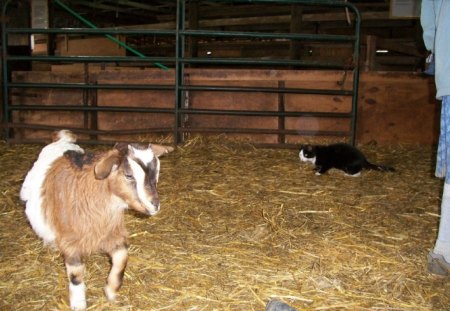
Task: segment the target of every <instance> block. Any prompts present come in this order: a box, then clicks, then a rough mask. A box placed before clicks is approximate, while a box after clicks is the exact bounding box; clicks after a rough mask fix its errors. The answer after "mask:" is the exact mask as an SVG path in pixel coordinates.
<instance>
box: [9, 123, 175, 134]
mask: <svg viewBox="0 0 450 311" xmlns="http://www.w3.org/2000/svg"><path fill="white" fill-rule="evenodd" d="M4 127H8V128H20V129H33V130H45V131H54V130H59V129H60V127H59V126H51V125H42V124H29V123H8V124H5V125H4ZM66 129H68V130H71V131H73V132H76V133H78V134H87V135H114V136H120V135H133V134H146V133H149V132H152V133H154V132H160V133H161V132H165V133H167V132H172V131H173V128H172V127H156V128H142V129H132V130H125V129H120V130H98V129H95V130H93V129H84V128H76V127H66Z"/></svg>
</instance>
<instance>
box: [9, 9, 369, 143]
mask: <svg viewBox="0 0 450 311" xmlns="http://www.w3.org/2000/svg"><path fill="white" fill-rule="evenodd" d="M202 1H204V0H199V1H197V2H202ZM186 2H188V1H186V0H177V1H176V10H177V12H176V27H175V29H171V30H149V29H98V28H96V27H95V25H94V24H92V23H91V24H90V22H89V21H87V20H84V21H83V20H82V21H83V22H84V24H86V25H87V28H77V29H59V28H53V29H52V28H49V29H36V28H34V29H32V28H10V27H8V25H7V22H6V21H7V19H6V16H7V15H8V6H9V5H10V3H11V0H7V1H6V2H5V3H4V5H3V8H2V49H3V50H2V79H3V128H4V133H3V135H4V138H5V140H6V141H7V142H20V143H22V142H36V140H27V139H24V138H17V137H15V135H14V131H15V130H16V129H20V128H27V129H38V130H49V131H50V130H55V129H59V128H60V127H61V126H54V125H52V124H45V125H42V124H41V125H36V124H26V123H21V122H20V121H19V120H16V119H15V118H14V117H13V112H14V111H43V112H44V111H74V112H79V113H80V112H82V113H84V114H96V113H98V112H105V111H107V112H117V113H120V112H124V113H125V112H135V113H146V114H149V113H159V114H169V115H172V116H173V120H174V122H173V124H172V126H169V127H161V128H152V129H136V130H129V129H128V130H121V129H115V130H113V131H104V130H99V129H98V128H97V126H96V124H95V122H85V123H84V126H83V127H80V128H72V130H73V131H74V132H77V133H81V134H86V135H89V137H90V139H89V140H85V142H86V143H101V142H102V141H101V140H99V139H98V135H109V134H114V135H117V134H120V133H121V134H124V133H125V134H146V133H171V134H170V135H172V136H173V142H174V143H176V144H178V143H182V142H183V140H184V137H185V135H186V134H189V133H202V132H208V133H211V132H216V133H260V134H264V133H267V134H276V135H279V137H284V135H289V134H290V135H295V134H296V133H298V132H297V131H295V130H292V129H285V128H284V126H283V123H282V122H281V125H280V126H279V127H278V128H277V129H264V128H259V129H246V128H199V127H190V126H187V125H186V124H185V122H183V120H185V118H186V116H193V115H216V116H221V115H227V116H238V117H243V118H245V117H248V116H271V117H277V118H279V119H280V120H282V119H284V118H288V117H300V116H309V117H315V118H345V119H349V120H350V128H349V129H348V131H336V132H327V133H323V134H324V135H336V136H348V138H349V142H350V143H351V144H355V140H356V117H357V107H358V103H357V101H358V84H359V50H360V23H361V18H360V14H359V11H358V9H357V8H356V7H355V6H354V5H352V4H351V3H349V2H344V1H328V0H315V1H311V0H308V1H304V0H234V1H228V2H233V3H247V4H267V3H276V4H285V5H301V6H317V7H330V8H335V9H338V10H347V11H351V12H352V14H353V16H354V21H353V25H352V27H353V31H354V34H353V35H327V34H323V35H321V34H301V33H279V32H277V33H273V32H256V31H252V32H250V31H211V30H202V29H199V27H197V28H196V29H193V28H192V27H191V28H189V27H186V24H187V21H186V18H187V16H186V12H187V8H186V6H187V3H186ZM205 2H206V1H205ZM218 2H222V3H226V2H227V1H225V0H224V1H218ZM53 3H54V5H58V6H60V7H62V8H64V9H65V10H66V11H67V12H69V13H70V14H72V15H73V16H74V18H79V19H80V18H81V19H82V17H81V16H77V15H78V14H77V13H76V12H74V11H72V10H71V8H70V7H69V6H67V5H66V4H64V3H62V2H61V1H59V0H53ZM15 34H28V35H31V34H67V35H73V34H78V35H80V34H84V35H104V36H106V37H108V38H110V39H111V40H115V36H117V35H143V36H164V37H168V38H172V40H174V42H175V51H174V53H173V55H174V56H172V57H147V56H145V55H143V54H141V53H140V52H138V51H136V50H134V49H132V48H130V47H129V46H126V45H125V44H123V43H122V42H117V44H122V45H123V47H124V48H126V49H127V50H128V52H129V53H130V54H132V56H123V57H122V56H120V57H114V56H52V55H45V56H44V55H41V56H36V55H34V56H20V55H14V54H11V53H9V51H8V38H9V36H11V35H15ZM199 37H202V38H246V39H267V40H274V39H283V40H296V41H302V42H308V41H315V42H327V43H329V44H333V43H343V42H344V43H349V44H351V45H352V47H353V52H352V56H351V63H335V62H319V61H308V60H301V59H300V60H296V59H262V58H261V59H249V58H244V57H242V58H220V57H214V58H211V57H196V56H192V55H188V54H189V53H187V51H186V44H187V42H188V40H191V39H195V38H199ZM116 41H118V40H116ZM14 61H16V62H17V61H20V62H46V63H47V62H48V63H81V64H84V65H85V66H87V65H88V64H92V63H97V64H98V63H101V64H108V63H112V64H114V63H123V64H130V65H133V64H142V63H143V62H145V63H147V64H152V65H153V66H156V67H159V68H161V70H167V69H168V68H171V69H172V70H174V72H175V77H174V83H172V84H168V85H166V84H164V85H156V84H153V85H150V84H100V83H91V82H90V81H89V80H88V79H87V80H86V81H85V82H84V83H30V82H17V81H12V79H11V72H10V70H9V66H10V63H11V62H14ZM202 65H203V66H219V67H220V66H233V67H237V68H239V67H243V68H261V67H263V68H270V67H277V68H302V69H311V68H314V69H334V70H342V72H344V75H346V76H348V77H350V78H351V81H352V83H351V84H352V86H351V88H349V89H310V88H289V87H286V86H284V85H283V83H279V84H278V85H277V87H257V86H252V87H246V86H227V85H223V86H220V85H219V86H218V85H197V84H196V85H191V84H190V83H189V81H188V79H186V77H187V73H186V68H187V67H188V66H202ZM30 88H33V89H72V90H73V89H78V90H83V91H84V92H89V91H90V90H93V91H97V90H164V91H167V92H174V94H175V97H174V98H175V100H174V103H173V107H171V108H144V107H131V106H125V105H124V106H121V107H117V106H114V107H113V106H97V105H90V104H88V103H84V104H83V105H51V106H49V105H42V104H39V103H35V104H32V105H30V104H28V105H20V104H19V105H18V104H14V103H12V96H11V92H12V90H21V89H30ZM201 91H208V92H245V93H247V92H248V93H268V94H274V93H275V94H280V96H283V94H317V95H329V96H345V97H351V102H352V103H351V111H350V112H344V113H342V112H341V113H336V112H305V111H303V112H301V111H285V110H284V109H283V107H279V109H278V110H276V111H273V110H271V111H266V110H236V109H229V110H223V109H203V108H202V109H200V108H193V107H187V106H186V105H184V103H185V101H186V98H187V96H188V94H189V92H201ZM301 134H302V135H308V133H307V132H304V133H301ZM315 135H317V133H315ZM275 145H277V146H285V147H286V146H287V144H286V143H285V142H284V141H283V139H280V140H279V142H278V144H274V145H273V146H275Z"/></svg>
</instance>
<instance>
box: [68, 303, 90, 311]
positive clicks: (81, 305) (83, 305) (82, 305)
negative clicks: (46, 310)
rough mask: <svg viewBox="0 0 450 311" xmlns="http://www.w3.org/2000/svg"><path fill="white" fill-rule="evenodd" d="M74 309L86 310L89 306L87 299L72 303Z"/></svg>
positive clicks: (74, 310) (75, 310)
mask: <svg viewBox="0 0 450 311" xmlns="http://www.w3.org/2000/svg"><path fill="white" fill-rule="evenodd" d="M70 308H71V309H72V310H73V311H85V310H86V308H87V305H86V301H76V302H72V303H71V304H70Z"/></svg>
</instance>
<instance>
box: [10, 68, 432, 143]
mask: <svg viewBox="0 0 450 311" xmlns="http://www.w3.org/2000/svg"><path fill="white" fill-rule="evenodd" d="M350 78H351V76H350ZM350 78H349V75H344V74H343V72H338V71H300V70H214V69H208V70H205V69H201V70H200V69H199V70H195V69H190V70H188V75H187V77H186V82H187V83H189V84H191V85H196V84H197V85H202V84H208V85H236V86H244V85H245V86H267V87H277V86H278V85H280V83H282V84H284V85H285V86H286V87H302V88H317V89H323V88H326V89H329V88H335V89H341V88H345V89H349V88H350V87H351V79H350ZM13 79H14V81H17V82H25V81H28V82H67V83H69V82H84V81H86V79H88V80H89V81H91V82H96V83H100V84H103V83H119V84H133V83H137V84H173V83H174V72H173V70H169V71H162V70H160V69H145V70H140V69H135V68H119V67H113V68H106V69H105V68H100V67H90V69H89V72H88V73H86V72H83V70H82V68H80V67H79V66H56V67H53V69H52V71H51V72H33V71H30V72H15V73H14V75H13ZM434 94H435V89H434V82H433V78H430V77H425V76H422V75H420V74H415V73H394V72H389V73H386V72H364V73H361V77H360V88H359V107H358V110H359V113H358V123H357V142H358V143H363V144H364V143H369V142H376V143H378V144H382V145H389V144H399V143H400V144H416V143H418V144H434V143H436V141H437V135H438V125H439V120H438V118H439V109H440V106H439V104H438V103H437V102H436V101H435V100H434ZM13 95H14V96H13V97H12V100H13V103H14V104H24V105H27V104H28V105H30V104H44V105H84V104H87V105H98V106H118V107H119V106H132V107H133V106H135V107H159V108H172V107H173V106H174V101H175V97H174V92H173V91H148V90H146V91H142V90H141V91H136V90H135V91H132V90H98V91H93V90H90V91H88V92H84V93H83V91H80V90H72V91H69V90H59V89H52V90H47V89H29V90H15V91H14V92H13ZM280 101H282V102H283V104H284V109H285V110H286V111H291V110H292V111H319V112H348V111H350V109H351V99H350V98H349V97H346V96H324V95H298V94H296V95H294V94H287V95H284V96H283V98H282V99H281V98H280V96H279V95H278V94H270V93H244V92H241V93H238V92H235V93H230V92H228V93H227V92H190V94H189V97H188V101H187V102H188V105H189V106H190V107H193V108H205V109H225V110H226V109H231V110H239V109H242V110H268V111H277V110H278V109H279V105H280ZM174 120H175V118H174V116H173V115H172V114H164V113H158V114H156V113H151V114H149V113H111V112H99V113H97V114H92V113H91V114H83V113H79V112H78V113H75V112H60V111H59V112H42V111H41V112H39V111H37V112H35V111H18V112H15V113H14V121H15V122H20V123H28V124H41V125H56V126H59V125H60V126H61V127H79V128H82V127H85V126H92V125H94V126H95V127H96V128H98V129H99V130H103V131H112V130H114V131H117V130H121V129H123V130H132V129H151V128H163V127H167V128H170V127H171V126H172V124H173V122H174ZM183 121H184V122H185V126H187V127H191V128H198V127H201V128H205V127H207V128H224V127H226V128H247V129H260V128H265V129H274V130H275V129H277V128H279V126H280V122H284V125H283V126H284V127H285V128H286V129H290V130H294V131H298V132H299V133H300V132H304V131H308V132H310V133H312V134H314V133H318V132H320V131H347V130H348V129H349V126H350V122H349V120H347V119H335V118H311V117H290V118H285V119H284V120H280V118H278V117H270V116H268V117H238V116H211V115H208V116H206V115H192V114H191V115H189V116H188V117H187V118H185V119H184V120H183ZM167 134H170V132H168V133H167ZM167 134H166V135H167ZM16 135H17V137H21V138H34V137H46V136H48V133H47V132H45V131H32V130H24V129H21V130H17V131H16ZM229 136H234V137H238V138H239V139H248V140H251V141H253V142H255V143H277V142H279V140H280V136H278V135H276V134H257V133H247V134H242V135H229ZM98 138H99V139H102V140H119V139H135V138H136V136H129V135H116V136H106V135H105V136H102V135H100V136H99V137H98ZM305 139H307V137H304V136H300V135H285V136H284V137H283V141H284V142H285V143H289V144H297V143H300V142H302V141H304V140H305Z"/></svg>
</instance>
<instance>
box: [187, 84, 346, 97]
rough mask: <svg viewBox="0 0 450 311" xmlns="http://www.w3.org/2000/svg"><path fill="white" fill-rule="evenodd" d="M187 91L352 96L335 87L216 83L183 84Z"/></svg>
mask: <svg viewBox="0 0 450 311" xmlns="http://www.w3.org/2000/svg"><path fill="white" fill-rule="evenodd" d="M181 88H182V89H183V90H186V91H212V92H216V91H217V92H261V93H286V94H315V95H343V96H352V95H353V91H352V90H335V89H302V88H285V87H280V88H275V87H273V88H272V87H241V86H215V85H210V86H208V85H185V86H181Z"/></svg>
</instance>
